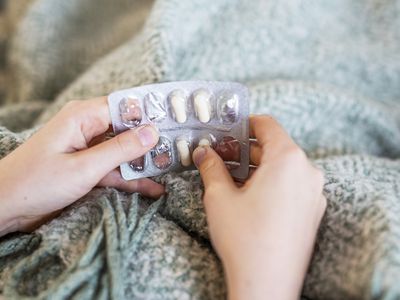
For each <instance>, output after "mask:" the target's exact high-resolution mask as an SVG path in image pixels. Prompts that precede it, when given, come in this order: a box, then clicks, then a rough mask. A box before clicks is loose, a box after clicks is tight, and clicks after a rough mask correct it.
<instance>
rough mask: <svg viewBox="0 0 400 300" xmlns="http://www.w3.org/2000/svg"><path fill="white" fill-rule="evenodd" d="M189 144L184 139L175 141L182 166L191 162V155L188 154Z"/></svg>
mask: <svg viewBox="0 0 400 300" xmlns="http://www.w3.org/2000/svg"><path fill="white" fill-rule="evenodd" d="M189 146H190V144H189V142H188V141H186V140H184V139H178V140H177V141H176V148H177V149H178V154H179V159H180V161H181V164H182V166H184V167H188V166H190V165H191V164H192V157H191V155H190V147H189Z"/></svg>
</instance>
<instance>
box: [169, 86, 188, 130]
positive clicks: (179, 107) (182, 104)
mask: <svg viewBox="0 0 400 300" xmlns="http://www.w3.org/2000/svg"><path fill="white" fill-rule="evenodd" d="M170 103H171V107H172V112H173V114H174V117H175V120H176V121H177V122H178V123H185V122H186V120H187V114H186V96H185V94H184V93H183V91H180V90H176V91H173V92H172V93H171V95H170Z"/></svg>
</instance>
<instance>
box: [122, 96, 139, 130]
mask: <svg viewBox="0 0 400 300" xmlns="http://www.w3.org/2000/svg"><path fill="white" fill-rule="evenodd" d="M119 111H120V114H121V120H122V124H124V125H125V126H126V127H129V128H133V127H136V126H138V125H139V124H140V122H141V121H142V109H141V108H140V103H139V100H138V99H134V98H123V99H122V100H121V101H120V103H119Z"/></svg>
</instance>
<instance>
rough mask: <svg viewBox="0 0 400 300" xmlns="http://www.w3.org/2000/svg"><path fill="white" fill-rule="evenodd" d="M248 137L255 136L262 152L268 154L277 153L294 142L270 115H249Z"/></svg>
mask: <svg viewBox="0 0 400 300" xmlns="http://www.w3.org/2000/svg"><path fill="white" fill-rule="evenodd" d="M249 122H250V137H252V138H256V139H257V143H258V144H259V145H260V147H261V148H262V152H263V153H264V154H266V155H268V156H270V155H271V156H272V155H275V154H279V152H280V151H282V150H283V149H285V148H287V147H288V146H293V145H294V144H295V143H294V141H293V140H292V138H291V137H290V136H289V134H288V133H287V132H286V131H285V130H284V129H283V127H282V126H281V125H280V124H279V123H278V122H277V121H276V120H275V119H274V118H273V117H271V116H266V115H252V116H250V121H249Z"/></svg>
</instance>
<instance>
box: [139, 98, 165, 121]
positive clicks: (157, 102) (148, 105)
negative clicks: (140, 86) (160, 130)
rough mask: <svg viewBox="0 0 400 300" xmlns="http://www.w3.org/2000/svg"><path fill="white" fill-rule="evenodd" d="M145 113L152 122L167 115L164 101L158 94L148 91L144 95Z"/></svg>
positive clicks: (161, 119) (160, 119)
mask: <svg viewBox="0 0 400 300" xmlns="http://www.w3.org/2000/svg"><path fill="white" fill-rule="evenodd" d="M144 106H145V110H146V115H147V117H148V118H149V120H150V121H152V122H161V121H163V120H164V119H165V118H166V117H167V110H166V109H165V104H164V101H163V100H162V97H161V96H160V95H157V94H155V93H149V94H147V95H146V96H145V97H144Z"/></svg>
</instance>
